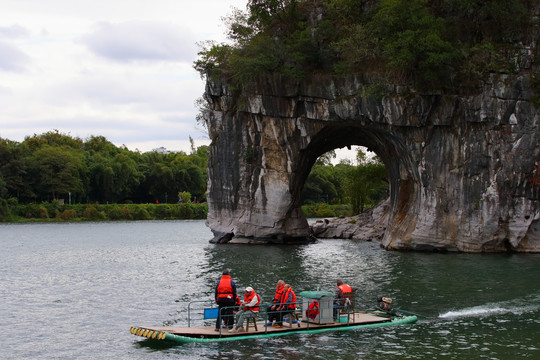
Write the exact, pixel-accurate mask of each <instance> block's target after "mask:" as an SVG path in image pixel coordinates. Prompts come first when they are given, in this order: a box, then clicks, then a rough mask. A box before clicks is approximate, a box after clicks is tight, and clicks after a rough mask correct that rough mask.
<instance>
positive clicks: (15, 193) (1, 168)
mask: <svg viewBox="0 0 540 360" xmlns="http://www.w3.org/2000/svg"><path fill="white" fill-rule="evenodd" d="M25 156H26V147H25V146H23V145H21V144H19V143H17V142H15V141H11V140H7V139H2V138H0V178H2V190H1V191H0V197H4V198H6V199H7V198H9V197H16V198H17V199H20V198H22V199H29V198H32V197H33V196H34V194H33V192H32V191H31V189H30V186H29V184H28V183H27V182H26V181H25V178H26V171H27V170H26V168H27V165H26V163H25V161H24V158H25Z"/></svg>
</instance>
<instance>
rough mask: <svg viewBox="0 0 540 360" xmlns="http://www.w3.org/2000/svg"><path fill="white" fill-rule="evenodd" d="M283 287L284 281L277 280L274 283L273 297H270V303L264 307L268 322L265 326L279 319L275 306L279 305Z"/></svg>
mask: <svg viewBox="0 0 540 360" xmlns="http://www.w3.org/2000/svg"><path fill="white" fill-rule="evenodd" d="M284 288H285V281H283V280H278V282H277V285H276V293H275V295H274V298H273V299H272V305H269V306H268V307H267V308H266V313H267V314H268V322H267V323H266V325H265V326H272V322H273V321H274V320H278V319H279V313H278V312H277V308H278V307H279V306H280V305H281V304H280V303H281V297H282V296H283V289H284Z"/></svg>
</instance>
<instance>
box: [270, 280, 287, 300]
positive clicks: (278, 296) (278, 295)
mask: <svg viewBox="0 0 540 360" xmlns="http://www.w3.org/2000/svg"><path fill="white" fill-rule="evenodd" d="M284 288H285V284H283V285H281V287H280V288H277V287H276V294H275V295H274V298H273V299H272V302H273V303H274V304H276V303H279V302H281V297H282V296H283V289H284Z"/></svg>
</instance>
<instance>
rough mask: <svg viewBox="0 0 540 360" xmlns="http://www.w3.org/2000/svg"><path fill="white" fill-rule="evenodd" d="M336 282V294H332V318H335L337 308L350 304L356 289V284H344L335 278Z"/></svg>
mask: <svg viewBox="0 0 540 360" xmlns="http://www.w3.org/2000/svg"><path fill="white" fill-rule="evenodd" d="M336 284H337V288H336V291H335V294H336V295H335V296H334V299H335V300H334V319H336V318H337V314H338V312H339V309H344V308H345V307H347V306H349V305H350V304H351V302H352V300H353V296H354V292H355V291H356V290H358V288H357V287H356V286H350V285H347V284H344V283H343V281H341V280H337V281H336Z"/></svg>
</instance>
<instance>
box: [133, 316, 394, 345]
mask: <svg viewBox="0 0 540 360" xmlns="http://www.w3.org/2000/svg"><path fill="white" fill-rule="evenodd" d="M344 319H345V320H344V322H332V323H328V324H317V323H314V322H309V323H308V322H305V321H299V322H297V323H293V324H289V323H287V322H284V323H283V327H282V328H275V327H273V326H268V327H265V322H264V321H263V320H260V321H257V330H255V328H254V326H253V324H252V323H250V324H249V328H248V329H247V330H246V331H242V332H236V333H230V332H229V331H228V329H226V328H223V329H221V331H215V330H214V326H201V327H177V326H138V327H132V328H131V333H132V334H134V335H138V336H144V337H147V338H149V339H157V340H164V339H166V337H167V334H172V335H178V336H183V337H189V338H219V337H221V338H223V337H238V336H250V335H253V336H255V335H261V334H276V333H283V332H287V333H290V332H294V331H305V330H316V329H324V328H340V327H350V326H357V325H366V324H374V323H384V322H389V321H391V319H390V318H385V317H381V316H377V315H374V314H368V313H361V312H356V313H354V314H351V315H350V318H349V322H347V321H346V317H344ZM342 321H343V320H342ZM244 329H246V324H244Z"/></svg>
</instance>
